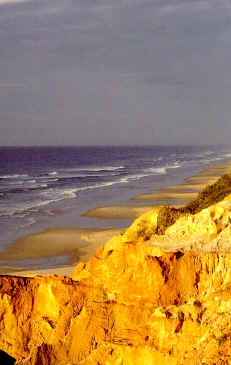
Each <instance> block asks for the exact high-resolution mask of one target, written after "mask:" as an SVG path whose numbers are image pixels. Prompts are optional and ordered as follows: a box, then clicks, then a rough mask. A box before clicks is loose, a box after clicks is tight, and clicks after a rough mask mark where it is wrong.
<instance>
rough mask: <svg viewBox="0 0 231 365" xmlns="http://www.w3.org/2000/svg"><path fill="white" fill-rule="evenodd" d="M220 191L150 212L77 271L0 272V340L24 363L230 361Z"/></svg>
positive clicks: (230, 198)
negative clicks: (181, 205) (53, 273)
mask: <svg viewBox="0 0 231 365" xmlns="http://www.w3.org/2000/svg"><path fill="white" fill-rule="evenodd" d="M210 190H211V189H210ZM224 190H225V189H224V188H223V192H224ZM213 194H214V190H213ZM205 195H206V197H208V194H207V193H206V194H205ZM215 195H216V198H214V196H215ZM215 195H213V199H212V201H209V199H207V200H206V199H205V196H204V198H203V194H202V195H201V194H200V195H199V200H200V204H197V203H195V201H194V203H193V204H191V206H188V207H186V208H187V209H178V210H177V209H173V208H169V207H158V208H155V209H153V210H152V211H150V212H148V213H146V214H144V215H143V216H141V217H140V218H138V219H137V220H136V221H135V222H134V223H133V224H132V225H131V226H130V227H129V228H128V229H127V230H126V232H125V233H124V234H121V235H118V236H116V237H114V238H112V239H111V240H110V241H108V242H107V243H106V244H105V245H104V246H102V247H101V248H100V249H99V250H98V251H97V253H96V255H95V256H94V257H93V258H92V259H91V260H90V261H89V262H88V263H86V264H83V263H80V264H79V265H77V267H76V269H75V272H74V274H73V277H72V279H71V278H66V277H55V276H52V277H51V276H50V277H35V278H21V277H16V276H14V277H13V276H2V277H0V349H1V350H2V351H4V352H6V353H7V354H9V355H10V356H12V357H13V358H15V359H16V364H18V365H19V364H25V365H27V364H28V365H29V364H30V365H40V364H47V365H48V364H49V365H53V364H55V365H59V364H60V365H61V364H62V365H74V364H81V365H109V364H110V365H112V364H113V365H122V364H123V365H141V364H145V365H146V364H147V365H162V364H171V365H181V364H182V365H191V364H192V365H199V364H207V365H212V364H219V365H221V364H222V365H223V364H224V365H225V364H230V363H231V346H230V345H231V253H230V247H231V243H230V238H231V194H230V192H229V190H226V193H225V194H215ZM218 195H219V197H218ZM205 201H206V203H205ZM203 204H205V206H204V205H203ZM192 207H194V208H192ZM193 209H194V210H193Z"/></svg>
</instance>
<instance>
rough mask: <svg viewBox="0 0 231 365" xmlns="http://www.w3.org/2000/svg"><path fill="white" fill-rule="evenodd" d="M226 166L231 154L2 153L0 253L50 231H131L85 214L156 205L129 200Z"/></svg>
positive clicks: (152, 150) (218, 150) (128, 150)
mask: <svg viewBox="0 0 231 365" xmlns="http://www.w3.org/2000/svg"><path fill="white" fill-rule="evenodd" d="M229 160H231V147H229V146H168V147H166V146H145V147H141V146H138V147H136V146H133V147H125V146H123V147H2V148H0V193H1V194H0V250H2V249H4V246H5V245H6V244H8V243H11V242H13V241H14V240H16V239H17V238H20V237H22V236H26V235H28V234H31V233H36V232H41V231H42V230H44V229H46V228H48V227H67V226H68V227H124V226H127V225H128V224H129V223H130V221H129V220H111V219H108V220H102V219H97V218H87V217H83V216H82V214H83V213H84V212H86V211H87V210H89V209H93V208H95V207H97V206H105V205H120V204H126V205H127V204H133V205H134V204H136V205H137V204H138V205H139V204H144V205H147V204H150V205H154V204H155V202H140V203H139V202H134V201H131V200H130V199H131V198H132V197H134V196H136V195H138V194H142V193H146V192H150V191H152V190H154V189H158V188H160V187H162V186H167V185H173V184H177V183H182V182H183V179H184V178H186V177H188V176H192V175H193V174H195V173H197V172H198V171H200V170H202V169H203V168H205V167H207V166H210V165H215V164H222V163H223V162H226V161H229ZM159 203H160V202H158V204H159Z"/></svg>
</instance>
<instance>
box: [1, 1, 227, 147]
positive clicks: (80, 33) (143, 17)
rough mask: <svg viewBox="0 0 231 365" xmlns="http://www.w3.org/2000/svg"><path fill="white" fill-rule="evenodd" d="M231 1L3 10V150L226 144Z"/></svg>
mask: <svg viewBox="0 0 231 365" xmlns="http://www.w3.org/2000/svg"><path fill="white" fill-rule="evenodd" d="M230 140H231V0H216V1H215V0H208V1H207V0H0V145H1V146H18V145H77V146H78V145H137V144H139V145H176V144H186V145H187V144H191V145H192V144H223V143H224V144H229V143H230Z"/></svg>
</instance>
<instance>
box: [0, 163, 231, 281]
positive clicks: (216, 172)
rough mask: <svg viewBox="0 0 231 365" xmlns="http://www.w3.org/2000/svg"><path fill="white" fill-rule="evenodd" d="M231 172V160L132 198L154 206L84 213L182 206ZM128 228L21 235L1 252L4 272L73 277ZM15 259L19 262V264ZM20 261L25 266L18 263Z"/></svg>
mask: <svg viewBox="0 0 231 365" xmlns="http://www.w3.org/2000/svg"><path fill="white" fill-rule="evenodd" d="M230 171H231V162H227V163H225V164H222V165H215V166H210V167H207V168H205V169H203V170H201V171H199V172H198V173H197V174H196V175H193V176H191V177H188V178H185V179H184V182H182V183H181V184H179V185H172V186H171V185H170V186H166V187H160V188H159V189H158V190H154V191H152V192H150V193H148V192H147V193H145V194H141V195H138V196H135V197H133V198H131V200H132V201H134V203H135V202H136V201H137V203H138V202H142V201H146V202H150V204H151V205H142V206H141V205H118V206H103V207H100V206H98V207H96V208H95V209H92V210H89V211H87V212H85V213H84V214H83V215H84V216H86V217H89V218H102V219H132V220H134V219H136V218H138V217H139V216H140V215H142V214H144V213H146V212H147V211H149V210H152V208H153V207H154V206H157V205H166V203H167V204H168V205H171V206H172V205H173V206H176V207H179V206H182V205H184V204H185V203H187V202H189V201H191V200H192V199H194V198H195V197H196V196H197V194H198V192H200V191H201V190H203V188H204V187H205V186H206V185H209V184H213V183H214V182H215V181H217V180H218V179H219V178H220V176H222V175H224V174H226V173H228V172H230ZM160 203H161V204H160ZM124 230H125V229H122V228H121V229H120V228H79V227H76V228H68V227H65V228H48V229H46V230H45V231H43V232H40V233H36V234H32V235H29V236H25V237H22V238H19V239H18V240H16V241H15V242H13V243H11V244H9V245H8V247H7V249H6V250H5V251H4V252H2V253H0V259H1V261H3V260H4V261H5V262H7V264H5V265H2V266H0V275H17V276H36V275H62V276H63V275H64V276H71V275H72V272H73V270H74V268H75V266H76V264H77V263H78V262H79V261H82V262H86V261H88V260H89V259H90V258H91V257H92V256H93V255H94V253H95V252H96V250H97V249H98V248H99V247H100V246H102V245H103V244H105V243H106V242H107V241H108V240H109V239H110V238H112V237H113V236H115V235H117V234H122V233H123V232H124ZM61 256H68V258H66V262H65V263H62V264H61V265H60V264H57V265H56V266H55V267H49V265H47V267H46V268H38V269H36V268H34V267H33V263H31V264H30V267H33V268H32V269H29V268H28V267H24V266H23V262H24V260H31V261H32V260H33V259H40V258H41V259H42V258H47V259H48V261H49V258H51V257H53V258H54V257H61ZM14 262H17V265H15V264H14ZM20 263H21V264H22V265H20V266H18V264H20ZM35 267H36V266H35Z"/></svg>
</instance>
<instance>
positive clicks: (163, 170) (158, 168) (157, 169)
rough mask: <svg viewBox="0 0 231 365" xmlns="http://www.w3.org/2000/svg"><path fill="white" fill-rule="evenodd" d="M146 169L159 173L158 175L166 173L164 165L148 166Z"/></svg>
mask: <svg viewBox="0 0 231 365" xmlns="http://www.w3.org/2000/svg"><path fill="white" fill-rule="evenodd" d="M146 171H149V172H151V173H154V174H158V175H159V174H160V175H162V174H163V175H165V174H166V173H167V171H166V167H150V168H148V169H147V170H146Z"/></svg>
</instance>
